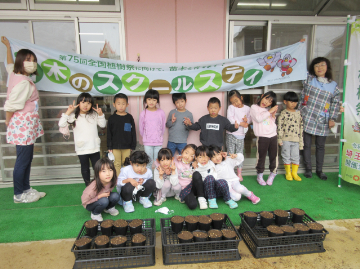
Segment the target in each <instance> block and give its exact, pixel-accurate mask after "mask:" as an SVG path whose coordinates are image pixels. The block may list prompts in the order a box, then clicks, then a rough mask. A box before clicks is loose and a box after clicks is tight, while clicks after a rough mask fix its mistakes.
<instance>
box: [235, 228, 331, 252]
mask: <svg viewBox="0 0 360 269" xmlns="http://www.w3.org/2000/svg"><path fill="white" fill-rule="evenodd" d="M239 231H240V235H241V236H242V238H243V239H244V242H245V244H246V245H247V247H248V248H249V250H250V252H251V253H252V255H253V256H254V257H255V258H266V257H279V256H289V255H299V254H309V253H321V252H325V249H324V246H323V242H312V243H301V244H289V245H276V246H263V247H261V246H258V245H256V243H255V242H254V240H253V239H252V237H251V236H250V235H249V234H248V233H247V231H246V230H245V228H244V225H241V226H240V229H239Z"/></svg>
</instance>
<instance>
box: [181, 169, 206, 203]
mask: <svg viewBox="0 0 360 269" xmlns="http://www.w3.org/2000/svg"><path fill="white" fill-rule="evenodd" d="M196 196H197V197H204V184H203V180H202V177H201V174H200V173H199V172H197V171H196V172H194V174H193V177H192V188H191V191H190V193H189V194H188V195H186V196H185V198H184V201H185V204H186V205H187V206H188V207H189V209H195V208H196V207H197V201H196Z"/></svg>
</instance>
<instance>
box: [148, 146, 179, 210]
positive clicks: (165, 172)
mask: <svg viewBox="0 0 360 269" xmlns="http://www.w3.org/2000/svg"><path fill="white" fill-rule="evenodd" d="M157 160H158V162H159V166H158V167H157V169H155V170H154V180H155V182H156V188H157V189H158V196H157V197H156V198H157V199H156V201H155V202H154V205H156V206H160V205H161V204H162V203H163V202H165V201H166V197H172V196H175V199H176V200H178V201H181V200H180V197H179V195H180V192H181V185H180V184H179V178H178V174H177V170H176V166H175V163H174V158H173V156H172V153H171V150H170V149H168V148H162V149H160V150H159V153H158V158H157Z"/></svg>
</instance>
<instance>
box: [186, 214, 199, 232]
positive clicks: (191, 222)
mask: <svg viewBox="0 0 360 269" xmlns="http://www.w3.org/2000/svg"><path fill="white" fill-rule="evenodd" d="M198 223H199V217H197V216H186V217H185V225H186V230H188V231H189V232H193V231H195V230H196V229H197V226H198Z"/></svg>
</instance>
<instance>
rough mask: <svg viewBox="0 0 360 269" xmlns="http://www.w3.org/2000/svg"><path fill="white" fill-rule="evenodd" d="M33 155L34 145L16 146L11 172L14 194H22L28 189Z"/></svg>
mask: <svg viewBox="0 0 360 269" xmlns="http://www.w3.org/2000/svg"><path fill="white" fill-rule="evenodd" d="M33 154H34V144H32V145H26V146H20V145H16V162H15V166H14V171H13V182H14V194H15V195H18V194H22V193H23V192H24V191H26V190H28V189H30V169H31V162H32V159H33Z"/></svg>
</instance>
